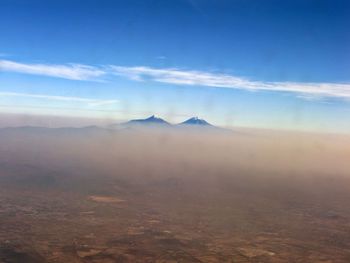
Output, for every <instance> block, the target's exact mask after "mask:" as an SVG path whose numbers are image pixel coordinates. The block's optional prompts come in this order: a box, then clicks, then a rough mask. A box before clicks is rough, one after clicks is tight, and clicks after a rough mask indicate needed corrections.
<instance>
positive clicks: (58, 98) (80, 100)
mask: <svg viewBox="0 0 350 263" xmlns="http://www.w3.org/2000/svg"><path fill="white" fill-rule="evenodd" d="M0 97H24V98H34V99H43V100H55V101H63V102H76V103H85V104H87V105H88V106H93V107H97V106H103V105H109V104H115V103H118V102H119V101H118V100H103V99H90V98H84V97H69V96H68V97H67V96H52V95H43V94H29V93H16V92H0Z"/></svg>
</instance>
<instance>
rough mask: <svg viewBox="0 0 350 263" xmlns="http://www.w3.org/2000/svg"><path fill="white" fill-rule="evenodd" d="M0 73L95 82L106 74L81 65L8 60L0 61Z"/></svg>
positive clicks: (95, 68)
mask: <svg viewBox="0 0 350 263" xmlns="http://www.w3.org/2000/svg"><path fill="white" fill-rule="evenodd" d="M0 71H8V72H17V73H25V74H33V75H43V76H50V77H56V78H64V79H72V80H97V79H98V77H101V76H102V75H104V74H105V73H106V72H104V71H103V70H101V69H99V68H97V67H93V66H87V65H81V64H66V65H55V64H25V63H18V62H14V61H10V60H0Z"/></svg>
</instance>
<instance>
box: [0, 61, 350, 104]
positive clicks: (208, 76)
mask: <svg viewBox="0 0 350 263" xmlns="http://www.w3.org/2000/svg"><path fill="white" fill-rule="evenodd" d="M0 71H10V72H18V73H24V74H35V75H43V76H50V77H57V78H64V79H71V80H92V81H101V80H102V78H101V77H102V76H111V75H112V76H113V75H114V76H115V75H117V76H122V77H126V78H128V79H131V80H135V81H154V82H161V83H168V84H176V85H192V86H207V87H219V88H230V89H243V90H250V91H259V90H265V91H275V92H290V93H297V94H298V97H302V98H308V99H309V100H310V99H311V97H313V96H314V97H315V98H324V97H336V98H342V99H347V100H350V83H324V82H323V83H311V82H267V81H255V80H251V79H248V78H244V77H240V76H234V75H229V74H222V73H212V72H205V71H195V70H181V69H177V68H163V69H160V68H152V67H144V66H135V67H123V66H117V65H109V66H105V65H100V66H90V65H82V64H61V65H57V64H28V63H19V62H16V61H11V60H0Z"/></svg>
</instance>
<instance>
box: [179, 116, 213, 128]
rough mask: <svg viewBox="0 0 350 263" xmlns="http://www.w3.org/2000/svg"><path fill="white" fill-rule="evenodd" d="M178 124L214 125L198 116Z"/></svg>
mask: <svg viewBox="0 0 350 263" xmlns="http://www.w3.org/2000/svg"><path fill="white" fill-rule="evenodd" d="M178 125H203V126H213V125H211V124H210V123H208V122H207V121H205V120H203V119H199V118H198V117H192V118H190V119H188V120H186V121H184V122H181V123H179V124H178Z"/></svg>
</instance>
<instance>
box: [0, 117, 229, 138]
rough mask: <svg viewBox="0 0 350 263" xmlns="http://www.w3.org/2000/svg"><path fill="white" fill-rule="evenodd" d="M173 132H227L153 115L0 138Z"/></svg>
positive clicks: (17, 130) (31, 129) (9, 131)
mask: <svg viewBox="0 0 350 263" xmlns="http://www.w3.org/2000/svg"><path fill="white" fill-rule="evenodd" d="M153 128H157V129H164V130H169V131H170V130H174V131H195V132H197V131H198V132H200V131H203V132H205V131H213V132H215V131H218V132H220V131H222V132H225V131H229V130H226V129H223V128H219V127H216V126H213V125H211V124H210V123H208V122H207V121H205V120H203V119H199V118H198V117H193V118H190V119H188V120H185V121H184V122H181V123H178V124H171V123H169V122H167V121H165V120H163V119H162V118H159V117H156V116H154V115H152V116H150V117H148V118H145V119H135V120H130V121H128V122H125V123H121V124H112V125H107V126H100V127H99V126H87V127H61V128H48V127H36V126H24V127H23V126H22V127H8V128H0V136H9V137H13V136H15V137H16V136H17V137H20V136H21V135H28V136H34V137H36V136H39V137H41V138H45V136H56V137H57V136H70V137H74V138H83V137H91V136H97V135H112V134H114V133H118V132H124V131H125V132H127V131H132V130H135V131H142V130H154V129H153Z"/></svg>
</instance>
